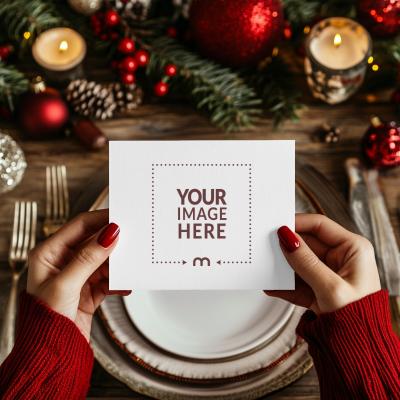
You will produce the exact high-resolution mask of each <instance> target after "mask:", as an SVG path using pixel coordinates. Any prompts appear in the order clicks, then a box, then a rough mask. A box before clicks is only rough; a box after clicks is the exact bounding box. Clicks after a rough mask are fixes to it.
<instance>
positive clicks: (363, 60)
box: [305, 17, 372, 104]
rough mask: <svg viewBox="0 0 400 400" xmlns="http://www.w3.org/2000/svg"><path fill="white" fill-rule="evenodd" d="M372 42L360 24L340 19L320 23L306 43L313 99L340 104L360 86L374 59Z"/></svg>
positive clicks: (308, 76)
mask: <svg viewBox="0 0 400 400" xmlns="http://www.w3.org/2000/svg"><path fill="white" fill-rule="evenodd" d="M371 47H372V45H371V38H370V36H369V34H368V32H367V31H366V30H365V29H364V28H363V27H362V26H361V25H360V24H358V23H357V22H355V21H353V20H351V19H348V18H341V17H334V18H328V19H325V20H322V21H320V22H319V23H318V24H317V25H315V26H314V27H313V29H312V30H311V32H310V34H309V37H308V40H307V43H306V54H307V56H306V59H305V71H306V74H307V81H308V84H309V86H310V88H311V91H312V93H313V95H314V96H315V97H317V98H319V99H322V100H324V101H326V102H327V103H330V104H335V103H340V102H342V101H344V100H346V99H347V98H348V97H350V96H351V95H352V94H353V93H355V92H356V90H357V89H358V88H359V87H360V86H361V84H362V82H363V80H364V76H365V71H366V67H367V60H368V58H369V57H370V55H371Z"/></svg>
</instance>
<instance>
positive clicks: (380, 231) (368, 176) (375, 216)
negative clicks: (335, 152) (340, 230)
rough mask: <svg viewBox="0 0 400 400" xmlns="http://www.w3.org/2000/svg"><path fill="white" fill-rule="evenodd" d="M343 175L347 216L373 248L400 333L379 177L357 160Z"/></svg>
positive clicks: (398, 285) (396, 263)
mask: <svg viewBox="0 0 400 400" xmlns="http://www.w3.org/2000/svg"><path fill="white" fill-rule="evenodd" d="M346 171H347V174H348V177H349V181H350V210H351V214H352V216H353V218H354V221H355V223H356V225H357V227H358V228H359V230H360V232H361V234H362V235H363V236H365V237H367V238H368V239H369V240H370V241H371V242H372V243H373V245H374V248H375V257H376V262H377V265H378V271H379V276H380V279H381V284H382V286H383V287H385V288H386V289H387V290H388V291H389V295H390V306H391V312H392V318H393V321H394V323H395V327H396V329H397V331H398V332H400V253H399V247H398V245H397V241H396V237H395V234H394V232H393V227H392V225H391V223H390V218H389V213H388V211H387V208H386V204H385V199H384V197H383V194H382V191H381V189H380V187H379V183H378V178H379V173H378V171H377V170H375V169H365V168H364V167H363V165H362V163H361V161H360V160H359V159H357V158H350V159H347V160H346Z"/></svg>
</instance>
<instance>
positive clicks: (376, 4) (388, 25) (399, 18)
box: [357, 0, 400, 37]
mask: <svg viewBox="0 0 400 400" xmlns="http://www.w3.org/2000/svg"><path fill="white" fill-rule="evenodd" d="M357 10H358V18H359V20H360V22H361V23H362V24H363V25H365V27H366V28H367V29H368V30H369V31H370V32H371V33H373V34H374V35H376V36H381V37H389V36H394V35H396V34H397V33H398V32H400V0H359V2H358V5H357Z"/></svg>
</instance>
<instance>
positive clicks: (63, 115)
mask: <svg viewBox="0 0 400 400" xmlns="http://www.w3.org/2000/svg"><path fill="white" fill-rule="evenodd" d="M68 118H69V112H68V107H67V105H66V104H65V102H64V100H63V99H62V98H61V97H60V96H58V95H55V94H53V93H48V92H41V93H29V94H27V95H25V96H24V97H23V99H22V100H21V103H20V106H19V121H20V123H21V127H22V129H23V132H24V133H25V134H26V135H28V136H29V137H32V138H34V139H40V138H48V137H52V136H55V135H57V134H59V133H60V132H61V131H62V129H63V128H64V126H65V124H66V123H67V121H68Z"/></svg>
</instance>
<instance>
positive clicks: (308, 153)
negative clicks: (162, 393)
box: [0, 92, 400, 400]
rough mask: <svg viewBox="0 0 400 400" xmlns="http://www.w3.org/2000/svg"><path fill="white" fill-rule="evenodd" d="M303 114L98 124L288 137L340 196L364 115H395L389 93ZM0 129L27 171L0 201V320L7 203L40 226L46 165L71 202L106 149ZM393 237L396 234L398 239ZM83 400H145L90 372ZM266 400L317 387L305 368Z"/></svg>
mask: <svg viewBox="0 0 400 400" xmlns="http://www.w3.org/2000/svg"><path fill="white" fill-rule="evenodd" d="M304 96H305V98H306V101H307V103H308V108H307V109H306V110H304V111H303V112H302V114H301V119H300V121H299V122H297V123H294V122H287V123H285V124H284V126H283V127H281V129H280V130H278V131H275V130H274V129H273V127H272V124H271V121H270V120H269V119H268V118H265V119H263V120H261V121H260V123H259V124H258V126H257V128H255V129H254V130H245V131H242V132H240V133H234V134H225V133H223V132H221V131H220V130H218V129H216V128H215V127H213V126H211V125H210V124H209V123H208V121H207V119H206V118H205V117H204V116H202V115H201V114H198V113H197V112H196V111H194V110H193V109H192V108H191V107H189V106H183V105H180V104H173V105H170V104H169V105H166V104H156V105H154V104H153V105H144V106H142V107H140V108H139V109H138V110H136V111H134V112H132V113H131V114H130V115H129V116H126V115H125V116H123V117H120V118H117V119H114V120H109V121H105V122H101V123H99V126H100V127H101V129H102V130H103V131H104V132H105V133H106V134H107V136H108V137H109V138H110V139H146V140H153V139H154V140H155V139H182V140H186V139H295V140H296V150H297V156H300V157H302V159H303V160H304V161H306V162H308V163H310V164H312V165H313V166H314V167H316V168H317V169H318V170H319V171H320V172H322V173H324V174H325V175H326V176H327V177H328V179H330V180H331V181H332V182H333V184H334V185H335V187H336V188H337V190H339V191H340V192H342V193H343V195H346V192H347V179H346V175H345V171H344V166H343V163H344V161H345V159H346V158H347V157H350V156H357V155H358V154H359V149H360V138H361V137H362V135H363V133H364V132H365V130H366V128H367V126H368V124H369V117H370V116H371V115H373V114H376V115H379V116H380V117H382V118H383V119H393V118H394V117H395V115H394V110H393V109H392V107H391V106H390V105H388V103H387V101H385V100H387V97H388V93H384V94H382V96H381V97H379V99H378V100H379V101H378V102H376V103H374V104H370V103H367V102H366V101H365V100H364V98H365V96H363V95H359V96H358V97H357V98H354V99H352V100H351V101H350V102H347V103H344V104H341V105H336V106H328V105H325V104H321V103H318V102H316V101H314V100H312V99H310V96H309V95H308V92H305V94H304ZM324 122H329V123H332V124H334V125H336V126H338V127H340V128H341V129H342V137H341V140H340V142H339V143H338V144H335V145H328V144H325V143H319V142H316V141H314V140H313V137H312V133H313V132H314V131H315V129H316V128H317V127H318V126H320V125H321V124H322V123H324ZM0 127H1V128H2V131H6V132H8V133H10V134H12V136H13V137H14V138H15V139H17V140H18V141H19V142H20V144H21V146H22V148H23V150H24V151H25V154H26V158H27V162H28V168H27V171H26V174H25V177H24V179H23V181H22V183H21V184H20V185H19V186H18V187H17V188H16V189H15V190H13V191H11V192H10V193H7V194H4V195H0V263H1V267H0V315H2V312H1V310H3V309H4V303H5V297H6V294H7V290H8V288H9V282H10V279H11V275H10V273H9V271H8V266H7V263H6V260H7V251H8V246H9V239H10V234H11V222H12V216H13V205H14V202H15V201H16V200H19V199H32V200H36V201H38V205H39V216H40V219H39V222H40V225H41V223H42V222H43V215H44V205H45V166H46V165H48V164H59V163H64V164H65V165H66V166H67V170H68V180H69V187H70V192H71V199H72V202H73V199H75V198H76V197H77V196H78V195H79V193H80V192H81V191H82V190H84V188H85V183H86V182H87V180H88V179H89V178H90V176H91V175H92V174H93V173H95V171H96V170H97V169H98V168H99V167H101V166H102V165H104V164H105V163H107V159H108V151H107V148H105V149H103V150H101V151H100V152H87V151H86V150H85V149H83V148H82V146H81V145H80V144H79V142H77V141H76V140H75V139H74V138H69V139H59V140H53V141H43V142H37V141H31V140H26V139H24V138H22V137H21V135H20V133H19V132H18V131H17V130H16V129H15V126H13V125H10V124H5V123H1V124H0ZM399 178H400V168H398V169H394V170H390V171H387V172H385V173H384V174H382V178H381V181H382V187H383V190H384V193H385V196H386V199H387V203H388V206H389V210H390V215H391V220H392V223H393V226H394V229H395V232H396V234H397V235H398V234H399V215H398V212H399V204H400V203H399V200H400V185H399ZM398 239H399V236H398ZM89 398H90V399H106V398H107V399H123V398H133V399H138V398H144V397H143V396H142V395H139V394H136V393H134V392H132V391H130V389H128V388H127V387H126V386H125V385H124V384H122V383H120V382H118V381H117V380H116V379H114V378H112V377H111V376H110V375H108V373H107V372H105V371H104V370H103V369H102V368H101V367H100V366H99V365H96V366H95V369H94V372H93V377H92V385H91V389H90V392H89ZM268 398H271V399H280V400H283V399H296V400H300V399H303V400H305V399H307V400H311V399H317V398H319V391H318V381H317V377H316V373H315V370H314V369H312V370H311V371H310V372H308V373H307V374H306V375H305V376H304V377H302V378H301V379H300V380H298V381H297V382H295V383H294V384H292V385H291V386H289V387H287V388H285V389H283V390H280V391H279V392H277V393H274V394H272V395H271V396H269V397H268Z"/></svg>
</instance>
